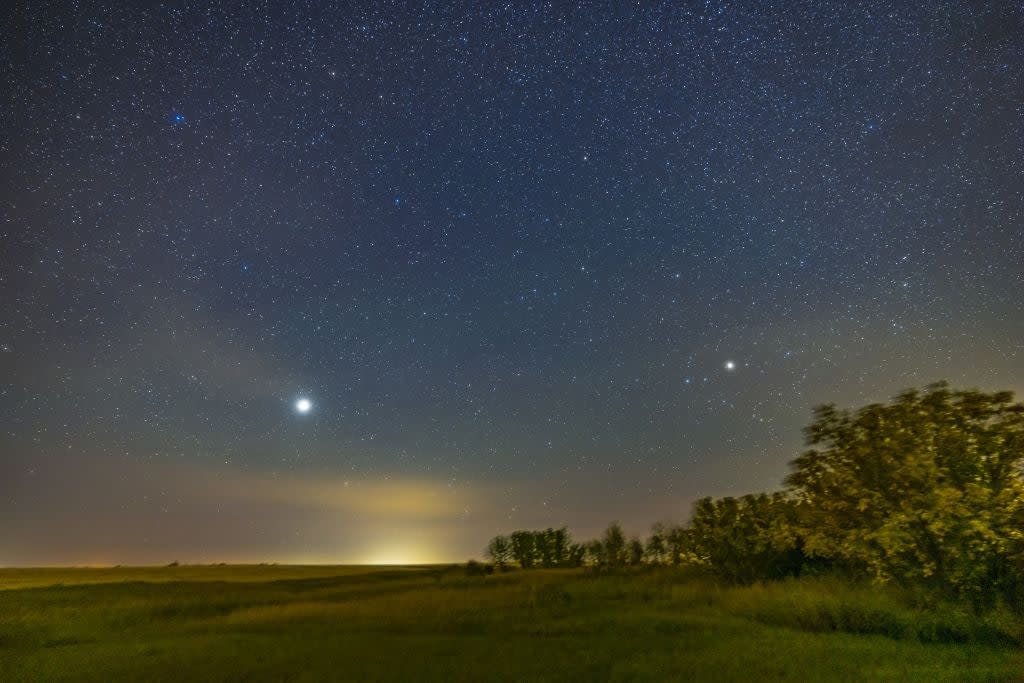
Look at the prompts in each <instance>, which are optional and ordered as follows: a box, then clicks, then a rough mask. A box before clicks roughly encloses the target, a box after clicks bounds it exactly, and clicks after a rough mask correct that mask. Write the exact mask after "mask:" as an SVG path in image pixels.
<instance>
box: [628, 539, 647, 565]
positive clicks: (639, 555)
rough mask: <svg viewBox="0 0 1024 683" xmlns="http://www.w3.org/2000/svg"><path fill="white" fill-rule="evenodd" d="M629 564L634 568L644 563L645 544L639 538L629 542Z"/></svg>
mask: <svg viewBox="0 0 1024 683" xmlns="http://www.w3.org/2000/svg"><path fill="white" fill-rule="evenodd" d="M628 553H629V563H630V564H631V565H633V566H634V567H636V566H639V565H641V564H643V561H644V544H643V542H642V541H641V540H640V539H639V538H633V539H631V540H630V541H629V548H628Z"/></svg>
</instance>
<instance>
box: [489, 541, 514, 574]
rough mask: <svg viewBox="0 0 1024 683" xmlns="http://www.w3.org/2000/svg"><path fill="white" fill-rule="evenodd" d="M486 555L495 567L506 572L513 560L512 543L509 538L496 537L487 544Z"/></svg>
mask: <svg viewBox="0 0 1024 683" xmlns="http://www.w3.org/2000/svg"><path fill="white" fill-rule="evenodd" d="M485 554H486V555H487V557H488V559H490V561H491V562H492V563H494V566H496V567H498V568H499V569H502V570H504V569H505V568H506V567H507V566H508V563H509V562H510V561H511V560H512V543H511V541H509V539H508V537H507V536H495V537H494V538H492V539H491V542H490V543H488V544H487V550H486V551H485Z"/></svg>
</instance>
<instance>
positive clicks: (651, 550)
mask: <svg viewBox="0 0 1024 683" xmlns="http://www.w3.org/2000/svg"><path fill="white" fill-rule="evenodd" d="M665 534H666V532H665V525H664V524H662V523H661V522H658V523H657V524H655V525H654V526H652V527H651V535H650V536H649V537H648V539H647V547H646V548H645V550H644V552H645V554H646V556H647V561H648V562H650V563H651V564H663V563H664V562H665V558H666V556H667V554H668V551H667V546H666V543H665Z"/></svg>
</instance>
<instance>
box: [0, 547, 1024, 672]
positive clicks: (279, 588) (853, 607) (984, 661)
mask: <svg viewBox="0 0 1024 683" xmlns="http://www.w3.org/2000/svg"><path fill="white" fill-rule="evenodd" d="M55 584H60V585H55ZM0 589H2V590H0V681H4V682H8V681H63V680H67V681H121V680H124V681H180V680H198V681H202V680H210V681H220V680H239V681H241V680H245V681H263V680H267V681H282V680H295V681H321V680H358V681H413V680H415V681H421V680H427V681H431V680H435V681H481V680H514V681H581V680H586V681H598V680H615V681H664V680H687V681H747V680H762V681H763V680H769V681H871V680H891V681H915V680H926V681H929V683H938V682H940V681H1013V680H1024V676H1022V675H1021V672H1024V657H1022V651H1021V650H1020V649H1019V643H1020V641H1021V633H1020V631H1019V630H1018V629H1019V627H1018V622H1016V621H1015V620H1014V619H1012V618H1010V617H1009V616H1007V615H1005V614H1002V613H998V612H997V613H994V614H992V615H988V616H985V617H977V616H974V615H972V614H970V613H968V612H965V611H962V610H959V609H957V608H955V607H952V606H939V607H929V606H927V605H923V604H917V605H915V604H914V603H913V602H912V601H910V600H909V599H908V598H907V596H902V595H899V594H897V593H893V592H891V591H885V590H881V589H878V588H876V587H870V586H853V585H849V584H845V583H842V582H838V581H830V580H825V579H817V580H801V581H791V582H783V583H776V584H768V585H763V586H752V587H722V586H718V585H716V584H715V583H713V582H710V581H707V580H705V579H701V578H698V577H692V576H687V575H685V574H683V573H681V572H673V571H668V570H666V571H659V572H647V573H642V574H623V575H603V576H599V575H594V574H590V573H585V572H575V571H535V572H511V573H508V574H496V575H493V576H489V577H479V578H471V577H467V576H465V575H464V574H463V573H462V572H461V570H458V569H451V568H444V567H426V568H409V567H401V568H373V567H287V566H246V567H238V566H226V567H166V568H116V569H109V570H100V569H81V570H77V569H41V570H0Z"/></svg>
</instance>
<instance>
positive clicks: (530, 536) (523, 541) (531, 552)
mask: <svg viewBox="0 0 1024 683" xmlns="http://www.w3.org/2000/svg"><path fill="white" fill-rule="evenodd" d="M536 539H537V535H536V534H535V533H534V532H532V531H515V532H513V533H512V536H511V537H510V543H511V546H512V557H513V558H514V559H515V561H516V562H518V563H519V566H520V567H522V568H523V569H532V568H533V567H534V565H536V564H537V543H536Z"/></svg>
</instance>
